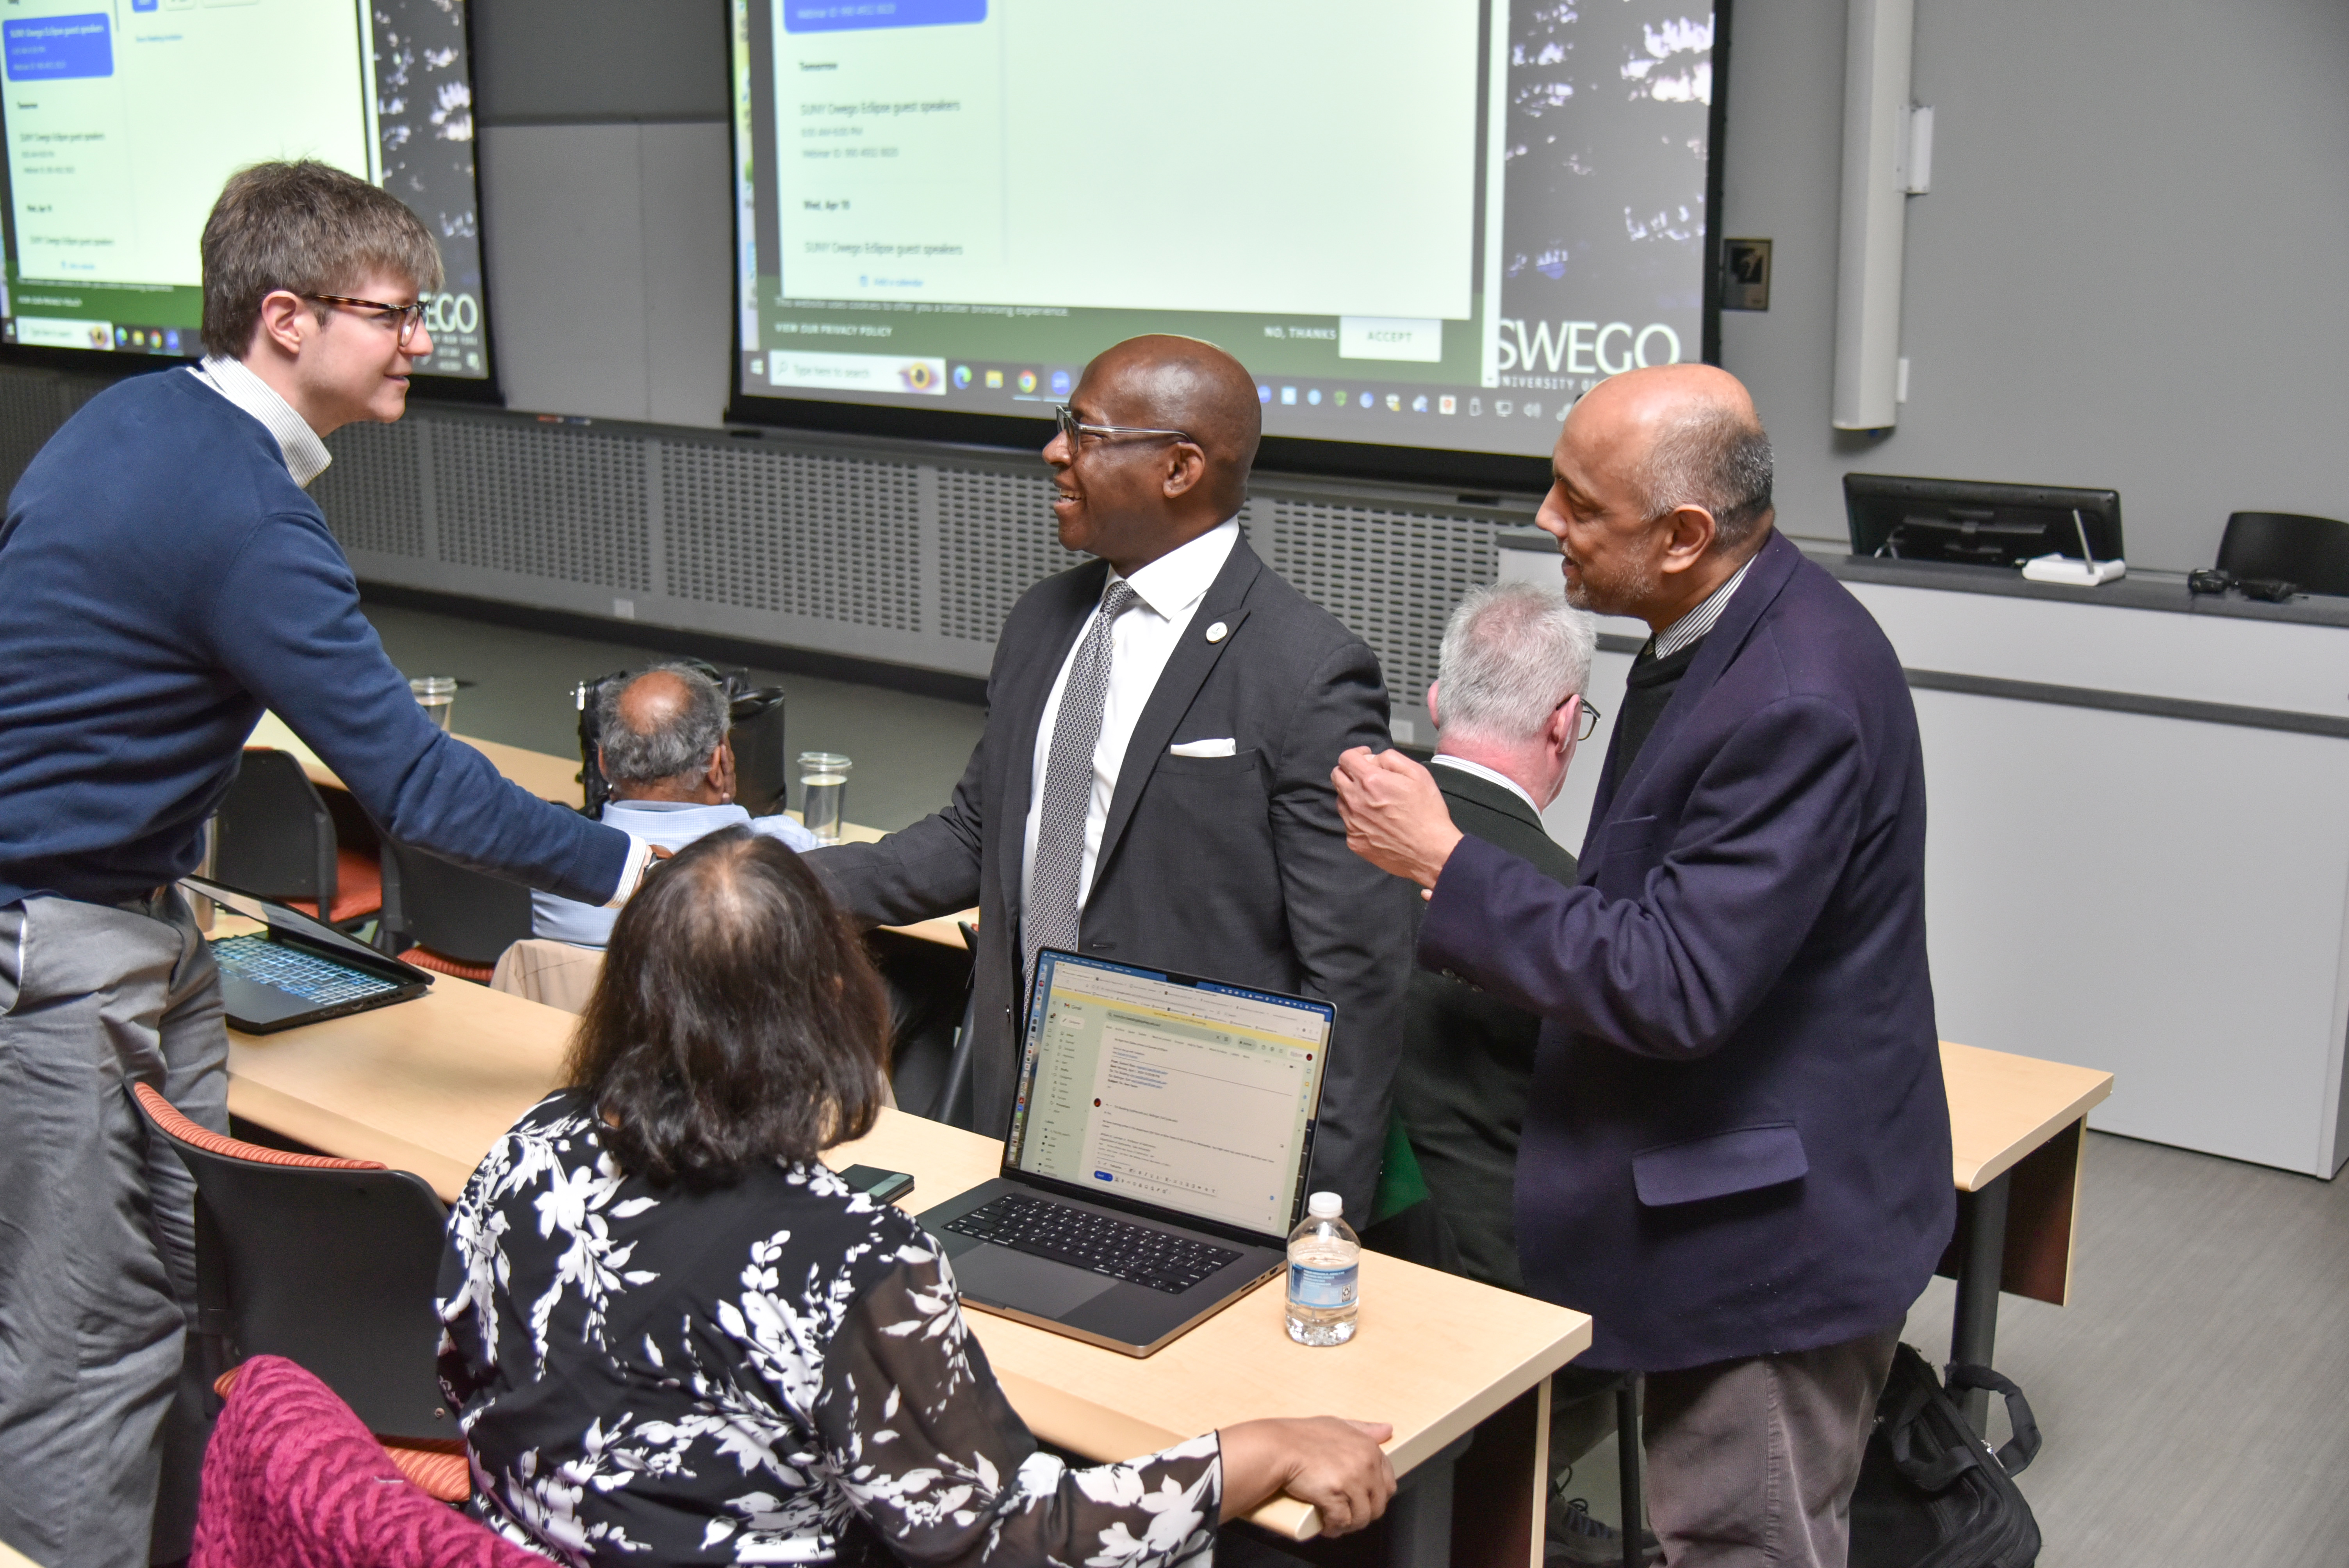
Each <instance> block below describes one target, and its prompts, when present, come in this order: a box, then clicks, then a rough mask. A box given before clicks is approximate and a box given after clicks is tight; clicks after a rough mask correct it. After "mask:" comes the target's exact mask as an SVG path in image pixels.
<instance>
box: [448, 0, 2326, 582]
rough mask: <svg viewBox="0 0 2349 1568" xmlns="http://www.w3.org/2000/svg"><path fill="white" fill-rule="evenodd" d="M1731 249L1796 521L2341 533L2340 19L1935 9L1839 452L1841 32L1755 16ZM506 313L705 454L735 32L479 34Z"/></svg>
mask: <svg viewBox="0 0 2349 1568" xmlns="http://www.w3.org/2000/svg"><path fill="white" fill-rule="evenodd" d="M1736 23H1737V26H1736V35H1735V38H1734V42H1733V51H1732V57H1731V63H1730V69H1729V73H1728V83H1729V88H1728V90H1729V132H1728V138H1727V143H1726V154H1725V156H1726V158H1727V165H1726V169H1725V171H1724V185H1725V196H1724V202H1723V205H1724V209H1725V210H1724V212H1723V224H1722V227H1723V232H1725V233H1729V234H1734V235H1739V236H1745V235H1761V236H1767V237H1769V238H1771V239H1773V240H1775V242H1777V243H1776V253H1775V268H1776V278H1775V286H1774V290H1773V300H1772V308H1771V310H1770V311H1769V312H1767V313H1766V314H1753V315H1744V314H1736V313H1732V314H1729V315H1725V316H1724V317H1723V332H1722V337H1723V358H1724V360H1725V362H1726V363H1727V364H1728V366H1729V367H1730V368H1731V369H1733V370H1734V371H1735V372H1737V373H1738V374H1739V375H1740V376H1742V377H1744V378H1745V379H1746V381H1747V382H1748V384H1749V385H1751V386H1752V387H1753V388H1754V394H1755V396H1756V397H1758V398H1759V400H1760V402H1761V407H1762V413H1763V418H1764V421H1765V422H1766V423H1767V424H1768V425H1769V427H1770V429H1771V431H1772V434H1773V435H1774V436H1775V438H1776V440H1777V443H1778V451H1779V472H1780V483H1779V495H1780V507H1781V519H1782V521H1783V522H1784V524H1785V527H1786V528H1787V529H1788V531H1791V532H1795V533H1797V534H1802V535H1806V536H1809V537H1815V538H1837V537H1840V536H1841V533H1842V517H1843V509H1842V500H1841V495H1840V491H1839V489H1838V482H1839V479H1840V476H1841V475H1842V474H1843V473H1844V472H1845V471H1846V470H1847V469H1868V470H1879V471H1889V472H1894V473H1914V474H1938V475H1943V476H1948V477H1953V478H1962V479H1988V480H2017V481H2023V482H2032V483H2043V484H2045V483H2052V484H2083V485H2110V486H2113V487H2115V488H2116V489H2118V490H2120V491H2121V494H2122V500H2123V511H2124V514H2125V517H2126V521H2127V539H2128V541H2129V557H2130V559H2131V560H2132V561H2133V562H2136V563H2137V565H2139V566H2143V567H2161V568H2168V569H2173V570H2181V569H2184V568H2186V567H2189V566H2194V565H2200V564H2204V563H2207V562H2209V560H2210V559H2211V557H2212V555H2213V554H2214V552H2216V550H2217V547H2218V539H2219V531H2220V527H2221V526H2222V525H2223V523H2224V521H2225V518H2226V514H2227V513H2228V512H2230V511H2236V510H2240V509H2263V510H2271V511H2310V512H2315V513H2318V514H2320V515H2323V516H2331V517H2349V468H2344V464H2343V463H2342V461H2341V458H2340V453H2341V449H2342V445H2343V438H2344V434H2345V433H2349V281H2344V260H2349V172H2344V171H2349V93H2344V92H2342V91H2341V90H2340V85H2339V84H2340V83H2341V81H2342V80H2343V79H2344V77H2349V5H2344V4H2342V3H2341V0H2239V3H2238V4H2234V5H2219V6H2211V5H2197V4H2190V3H2189V0H2069V3H2068V4H2065V5H2057V6H2048V5H2044V4H2032V3H2029V0H1919V4H1918V13H1917V41H1916V78H1915V96H1916V97H1917V98H1918V99H1919V101H1920V102H1926V103H1931V104H1932V105H1934V106H1935V108H1936V111H1937V124H1936V139H1937V145H1936V147H1935V152H1934V171H1933V191H1932V193H1931V194H1930V195H1926V196H1920V197H1917V198H1914V199H1912V200H1911V201H1910V202H1909V248H1908V275H1907V279H1906V286H1905V301H1906V304H1905V320H1904V327H1903V352H1904V353H1905V354H1907V355H1908V356H1909V360H1910V382H1909V402H1908V403H1907V404H1906V405H1905V406H1904V407H1902V409H1901V413H1900V423H1899V428H1897V429H1896V430H1895V431H1894V432H1893V433H1892V434H1891V435H1889V437H1886V438H1881V439H1878V438H1868V437H1864V436H1852V435H1847V434H1838V433H1837V432H1836V431H1834V430H1833V429H1831V428H1830V427H1829V424H1828V418H1827V405H1828V396H1829V387H1830V380H1831V366H1832V361H1833V354H1834V320H1835V251H1836V230H1837V190H1838V181H1839V178H1840V170H1839V160H1840V157H1841V152H1840V149H1841V122H1842V104H1843V28H1844V5H1843V4H1842V3H1841V0H1743V3H1742V4H1741V5H1739V7H1738V12H1737V15H1736ZM473 26H474V38H475V48H476V52H477V56H478V67H477V69H478V71H479V76H480V84H481V126H482V130H481V141H482V147H481V154H482V156H481V163H482V181H483V200H484V202H485V204H486V207H487V210H488V211H487V214H486V224H485V228H486V232H487V236H488V242H489V256H490V269H491V279H492V302H493V307H494V310H495V330H496V333H497V341H498V348H499V352H500V355H501V362H502V366H503V372H502V373H503V377H504V381H505V387H506V390H507V394H508V397H509V400H510V401H511V403H512V406H513V407H520V408H532V409H539V410H543V411H550V412H558V413H571V414H587V415H594V416H598V417H603V418H634V419H652V420H656V421H659V422H664V423H675V424H686V425H710V424H714V423H716V422H717V421H718V420H719V416H720V411H721V410H722V408H723V406H724V400H725V394H726V384H727V369H728V366H727V364H726V354H725V348H726V345H727V344H728V342H729V341H730V338H729V327H728V313H729V309H730V298H729V284H728V278H729V275H730V243H731V238H730V224H729V221H728V215H727V214H728V205H729V200H730V196H729V190H728V182H727V177H726V169H725V161H726V152H725V149H726V127H725V122H724V116H725V113H726V101H725V78H724V71H725V50H724V27H725V22H724V8H723V6H722V5H720V4H719V0H561V3H556V0H474V24H473Z"/></svg>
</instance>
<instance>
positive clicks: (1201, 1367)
mask: <svg viewBox="0 0 2349 1568" xmlns="http://www.w3.org/2000/svg"><path fill="white" fill-rule="evenodd" d="M575 1022H576V1020H575V1019H574V1017H573V1016H571V1015H570V1014H568V1013H564V1012H560V1011H558V1010H556V1009H554V1008H552V1007H547V1006H541V1005H539V1004H538V1003H535V1002H528V1001H524V1000H523V999H522V998H521V997H518V996H510V995H504V994H503V993H501V992H496V991H491V990H489V989H487V988H486V987H483V986H479V985H468V984H466V983H464V982H462V981H458V980H441V981H440V982H439V983H437V984H436V985H434V986H433V988H432V990H431V991H430V992H429V994H427V995H424V996H421V997H419V998H417V999H416V1000H414V1001H411V1002H403V1003H400V1004H398V1006H390V1007H379V1008H377V1009H376V1010H375V1011H373V1012H367V1013H357V1014H353V1015H351V1016H347V1017H341V1018H332V1019H328V1020H327V1021H326V1022H324V1023H320V1024H313V1025H310V1026H305V1027H303V1028H298V1029H288V1030H286V1031H285V1032H283V1033H281V1034H274V1035H262V1036H251V1035H243V1034H240V1033H237V1032H235V1031H233V1030H232V1031H231V1033H230V1036H229V1074H230V1077H229V1109H230V1110H231V1111H233V1112H234V1113H235V1114H236V1115H237V1116H239V1117H242V1118H244V1119H248V1120H251V1121H254V1122H258V1123H260V1124H261V1125H262V1126H264V1127H267V1128H270V1129H272V1130H275V1131H277V1132H280V1133H283V1134H285V1135H286V1136H288V1137H291V1138H294V1139H297V1140H300V1141H302V1142H304V1143H306V1144H309V1145H311V1146H312V1147H314V1148H317V1149H322V1150H326V1151H327V1152H329V1153H333V1154H338V1155H343V1156H345V1157H347V1158H355V1159H367V1160H380V1161H383V1162H384V1163H386V1164H388V1165H393V1166H397V1167H398V1168H400V1169H403V1170H409V1171H415V1172H416V1173H417V1174H418V1175H419V1176H421V1177H423V1178H424V1179H425V1181H428V1182H429V1183H430V1184H431V1186H432V1188H433V1190H434V1191H437V1192H439V1193H440V1195H441V1197H442V1198H443V1199H449V1200H453V1199H454V1198H455V1197H456V1196H457V1194H458V1193H459V1192H460V1191H461V1190H462V1189H463V1186H464V1183H465V1181H467V1179H468V1178H470V1177H471V1174H472V1172H473V1168H474V1166H475V1165H477V1164H478V1163H479V1162H480V1161H481V1156H482V1154H483V1153H485V1152H486V1151H487V1150H488V1149H489V1147H490V1145H491V1144H492V1142H494V1141H495V1140H497V1139H498V1137H499V1136H501V1135H502V1133H504V1131H505V1130H507V1128H509V1127H511V1126H512V1124H513V1122H514V1121H515V1120H516V1119H518V1118H519V1117H520V1116H521V1114H522V1113H523V1110H525V1109H528V1108H529V1107H530V1106H531V1105H533V1103H535V1102H536V1101H537V1100H538V1099H540V1098H541V1097H543V1095H544V1094H545V1093H546V1092H547V1091H548V1090H549V1089H550V1088H552V1087H553V1086H554V1082H555V1080H556V1078H557V1077H558V1075H559V1072H560V1068H561V1066H562V1061H563V1057H564V1052H565V1050H566V1049H567V1048H568V1046H569V1042H570V1037H571V1030H572V1026H574V1024H575ZM1001 1150H1002V1145H1001V1144H1000V1143H999V1141H998V1140H994V1139H990V1138H984V1137H981V1136H979V1135H978V1134H976V1133H969V1132H963V1131H959V1130H956V1129H953V1128H949V1127H947V1126H944V1125H942V1124H940V1123H937V1122H932V1121H925V1120H923V1119H921V1118H919V1117H915V1116H910V1115H907V1114H905V1113H903V1112H900V1111H894V1110H885V1111H883V1112H882V1113H881V1119H880V1121H879V1123H878V1124H877V1125H876V1126H875V1127H874V1130H873V1131H872V1132H871V1133H870V1134H869V1135H867V1136H866V1137H865V1138H863V1139H861V1140H857V1141H855V1142H854V1143H848V1144H843V1145H842V1146H841V1147H839V1148H838V1149H836V1150H832V1151H831V1152H830V1153H828V1154H827V1155H826V1156H825V1159H826V1160H827V1161H829V1162H830V1163H832V1164H833V1165H834V1166H844V1165H850V1164H856V1163H864V1164H869V1165H879V1166H883V1167H885V1168H886V1169H889V1170H894V1171H907V1172H909V1173H911V1174H912V1175H913V1176H914V1177H915V1179H916V1189H915V1191H914V1192H913V1193H912V1194H910V1195H909V1196H908V1198H907V1199H906V1201H905V1205H904V1206H905V1208H906V1209H908V1210H910V1211H912V1212H917V1213H918V1212H921V1211H922V1210H924V1209H926V1208H928V1207H930V1206H932V1205H934V1204H936V1203H940V1202H945V1201H946V1200H947V1199H948V1198H951V1197H953V1196H955V1195H956V1194H957V1193H958V1192H961V1191H966V1190H968V1188H970V1187H973V1186H976V1185H977V1184H978V1183H979V1182H981V1181H987V1180H988V1179H990V1178H992V1177H993V1176H995V1175H996V1174H997V1172H998V1170H999V1161H1000V1157H1001ZM1361 1267H1362V1315H1361V1330H1360V1332H1359V1333H1358V1334H1357V1336H1356V1337H1355V1339H1354V1340H1353V1342H1352V1343H1350V1344H1349V1345H1346V1346H1340V1347H1336V1348H1333V1349H1309V1348H1307V1347H1305V1346H1299V1345H1296V1344H1292V1343H1291V1342H1290V1341H1289V1339H1288V1336H1287V1335H1286V1334H1285V1333H1284V1332H1283V1331H1282V1327H1281V1308H1282V1299H1283V1298H1282V1290H1281V1283H1280V1281H1279V1279H1278V1277H1277V1276H1276V1277H1275V1278H1274V1279H1271V1280H1268V1281H1267V1282H1266V1283H1265V1284H1261V1285H1259V1286H1258V1287H1257V1289H1256V1290H1254V1291H1253V1292H1251V1293H1249V1294H1248V1295H1246V1296H1243V1297H1242V1298H1241V1299H1240V1300H1239V1301H1237V1302H1236V1303H1235V1304H1233V1305H1231V1306H1229V1307H1227V1308H1226V1309H1225V1310H1224V1311H1223V1312H1222V1313H1219V1314H1218V1315H1216V1316H1215V1317H1213V1318H1210V1319H1209V1320H1207V1321H1206V1323H1204V1324H1202V1325H1200V1326H1198V1327H1197V1328H1195V1329H1193V1330H1192V1331H1191V1332H1190V1333H1189V1334H1187V1335H1185V1336H1183V1337H1182V1338H1181V1339H1178V1340H1176V1341H1175V1342H1174V1344H1173V1345H1170V1346H1167V1347H1166V1348H1165V1349H1164V1350H1162V1351H1160V1352H1159V1353H1158V1354H1157V1355H1156V1356H1154V1357H1148V1358H1146V1359H1137V1358H1134V1357H1126V1356H1122V1355H1119V1354H1117V1353H1115V1352H1113V1351H1109V1350H1103V1349H1101V1348H1099V1347H1097V1346H1090V1345H1085V1344H1081V1343H1079V1342H1078V1341H1076V1340H1072V1339H1068V1338H1064V1337H1062V1336H1060V1335H1057V1334H1052V1333H1049V1332H1047V1331H1046V1330H1043V1329H1040V1328H1035V1327H1031V1326H1028V1325H1026V1324H1020V1323H1014V1322H1012V1321H1010V1320H1009V1319H1007V1318H1000V1317H995V1316H991V1315H988V1314H986V1313H984V1312H980V1311H977V1310H974V1311H973V1312H972V1314H971V1317H972V1324H973V1327H974V1331H975V1332H976V1333H977V1334H978V1338H979V1341H980V1343H981V1344H982V1345H984V1346H986V1349H987V1354H988V1360H989V1361H990V1362H991V1363H992V1364H993V1365H994V1367H995V1368H996V1371H997V1373H998V1375H999V1377H1001V1378H1002V1380H1003V1384H1004V1387H1005V1390H1006V1392H1007V1393H1008V1394H1009V1397H1010V1398H1011V1401H1012V1404H1013V1406H1014V1407H1015V1408H1017V1409H1018V1410H1019V1413H1020V1415H1021V1417H1022V1418H1025V1419H1026V1420H1027V1422H1028V1424H1029V1425H1030V1428H1032V1429H1034V1430H1035V1431H1036V1433H1037V1434H1038V1435H1039V1436H1040V1437H1041V1438H1043V1439H1046V1440H1047V1441H1050V1442H1053V1443H1057V1444H1059V1445H1061V1447H1063V1448H1066V1449H1071V1450H1072V1451H1074V1452H1077V1453H1081V1454H1085V1455H1089V1456H1091V1457H1092V1458H1095V1459H1102V1460H1108V1459H1124V1458H1130V1457H1133V1456H1134V1455H1137V1454H1142V1453H1147V1452H1150V1451H1153V1450H1154V1449H1160V1448H1164V1447H1165V1446H1166V1445H1167V1444H1169V1443H1172V1442H1174V1441H1176V1440H1178V1439H1182V1438H1185V1437H1189V1436H1192V1435H1194V1434H1195V1433H1198V1432H1203V1431H1206V1430H1208V1429H1212V1428H1215V1427H1218V1426H1222V1425H1226V1424H1228V1423H1230V1422H1232V1421H1235V1420H1241V1419H1246V1418H1250V1417H1257V1416H1306V1415H1343V1416H1351V1417H1355V1418H1361V1419H1363V1420H1380V1421H1389V1422H1392V1424H1393V1425H1394V1428H1395V1436H1394V1438H1393V1440H1392V1441H1391V1442H1390V1443H1389V1444H1388V1445H1387V1446H1388V1450H1389V1452H1390V1453H1391V1455H1392V1458H1393V1460H1394V1464H1395V1468H1396V1469H1397V1470H1398V1471H1404V1470H1410V1469H1412V1468H1413V1467H1414V1466H1416V1465H1419V1464H1421V1463H1423V1462H1424V1461H1426V1460H1429V1459H1430V1458H1432V1457H1433V1456H1434V1455H1435V1454H1437V1453H1438V1452H1440V1451H1441V1450H1442V1449H1444V1448H1445V1447H1446V1446H1448V1445H1449V1444H1451V1443H1452V1442H1453V1441H1454V1439H1457V1438H1459V1437H1461V1436H1463V1435H1464V1434H1465V1433H1466V1432H1467V1431H1468V1430H1469V1429H1471V1428H1473V1427H1474V1426H1475V1424H1476V1423H1477V1422H1478V1421H1480V1420H1482V1419H1484V1418H1485V1417H1487V1416H1489V1415H1491V1414H1493V1413H1494V1412H1495V1411H1496V1410H1498V1409H1500V1408H1502V1407H1503V1406H1504V1405H1506V1404H1508V1403H1509V1402H1510V1401H1511V1400H1512V1399H1515V1398H1516V1397H1517V1396H1519V1395H1521V1394H1523V1393H1525V1392H1526V1390H1527V1389H1528V1388H1531V1387H1534V1386H1535V1385H1537V1384H1538V1383H1539V1382H1540V1381H1541V1380H1542V1379H1543V1378H1545V1377H1547V1376H1548V1375H1549V1374H1550V1373H1551V1372H1553V1371H1555V1370H1557V1368H1558V1367H1562V1366H1564V1365H1565V1364H1566V1363H1567V1362H1568V1360H1570V1359H1572V1358H1573V1357H1575V1356H1577V1355H1578V1354H1580V1353H1581V1352H1582V1351H1583V1350H1585V1349H1587V1348H1588V1346H1589V1344H1590V1320H1589V1318H1588V1317H1587V1316H1585V1315H1583V1314H1581V1313H1578V1312H1573V1311H1569V1310H1568V1309H1567V1308H1565V1307H1560V1306H1554V1305H1549V1304H1548V1303H1546V1302H1541V1301H1537V1300H1535V1299H1533V1298H1532V1297H1529V1296H1521V1295H1513V1294H1511V1293H1508V1292H1506V1291H1498V1290H1494V1289H1491V1288H1490V1287H1488V1286H1485V1285H1481V1284H1475V1282H1473V1281H1470V1280H1465V1279H1460V1278H1455V1277H1454V1276H1453V1275H1450V1274H1439V1273H1436V1272H1434V1271H1433V1270H1429V1269H1423V1268H1420V1267H1417V1266H1416V1265H1414V1264H1407V1263H1403V1262H1402V1261H1401V1260H1399V1259H1394V1258H1389V1257H1385V1256H1383V1255H1381V1254H1379V1253H1365V1254H1363V1257H1362V1264H1361ZM1255 1518H1256V1520H1257V1523H1259V1524H1262V1525H1263V1526H1265V1527H1266V1528H1267V1529H1269V1530H1273V1531H1276V1532H1280V1533H1283V1534H1286V1535H1288V1536H1291V1537H1293V1538H1298V1539H1302V1538H1304V1537H1306V1536H1309V1535H1311V1534H1313V1533H1315V1532H1318V1531H1319V1520H1318V1518H1316V1517H1314V1515H1313V1513H1312V1511H1311V1510H1309V1509H1308V1508H1307V1507H1305V1505H1303V1504H1301V1503H1298V1502H1295V1501H1291V1500H1285V1499H1284V1500H1276V1501H1274V1502H1273V1503H1270V1504H1268V1505H1267V1506H1266V1508H1265V1509H1263V1510H1261V1511H1259V1512H1258V1513H1257V1515H1256V1516H1255ZM1537 1539H1538V1537H1537Z"/></svg>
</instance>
